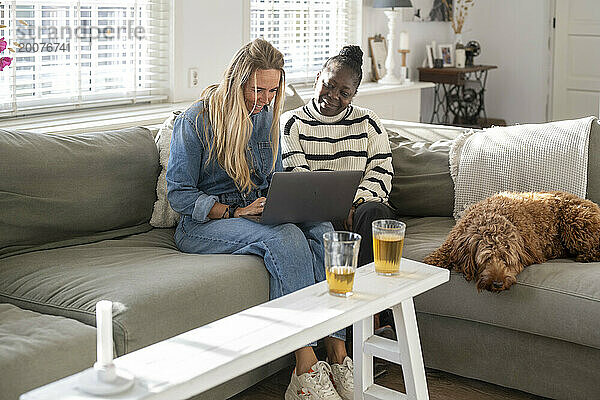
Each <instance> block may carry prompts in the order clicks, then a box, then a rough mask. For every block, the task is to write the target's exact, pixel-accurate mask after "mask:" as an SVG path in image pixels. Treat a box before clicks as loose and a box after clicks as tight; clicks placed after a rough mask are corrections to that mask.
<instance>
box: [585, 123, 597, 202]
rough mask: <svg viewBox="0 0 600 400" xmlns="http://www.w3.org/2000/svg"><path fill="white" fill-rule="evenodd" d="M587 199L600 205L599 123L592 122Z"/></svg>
mask: <svg viewBox="0 0 600 400" xmlns="http://www.w3.org/2000/svg"><path fill="white" fill-rule="evenodd" d="M587 198H588V199H590V200H591V201H593V202H594V203H596V204H600V123H599V121H598V119H596V120H594V121H592V127H591V129H590V145H589V148H588V182H587Z"/></svg>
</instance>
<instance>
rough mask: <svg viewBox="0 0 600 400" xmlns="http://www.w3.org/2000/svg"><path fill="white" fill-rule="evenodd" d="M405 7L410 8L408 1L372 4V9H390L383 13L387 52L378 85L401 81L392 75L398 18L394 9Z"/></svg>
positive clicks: (393, 0)
mask: <svg viewBox="0 0 600 400" xmlns="http://www.w3.org/2000/svg"><path fill="white" fill-rule="evenodd" d="M406 7H412V3H411V1H410V0H375V1H374V2H373V8H391V10H385V11H384V12H385V15H386V16H387V17H388V31H389V32H388V35H387V42H388V51H387V57H386V59H385V76H384V77H383V78H381V79H380V80H379V83H383V84H392V85H394V84H401V83H402V79H401V78H398V77H397V76H396V75H394V67H395V66H396V63H395V61H394V55H395V54H394V53H396V51H395V48H396V43H395V42H396V40H395V36H396V17H397V16H398V13H397V11H396V10H395V8H406Z"/></svg>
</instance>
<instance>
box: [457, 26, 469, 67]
mask: <svg viewBox="0 0 600 400" xmlns="http://www.w3.org/2000/svg"><path fill="white" fill-rule="evenodd" d="M454 39H455V40H454V60H455V61H454V63H455V64H454V65H456V68H464V67H465V61H466V59H467V53H466V51H465V46H464V45H463V42H462V34H461V33H456V34H455V35H454Z"/></svg>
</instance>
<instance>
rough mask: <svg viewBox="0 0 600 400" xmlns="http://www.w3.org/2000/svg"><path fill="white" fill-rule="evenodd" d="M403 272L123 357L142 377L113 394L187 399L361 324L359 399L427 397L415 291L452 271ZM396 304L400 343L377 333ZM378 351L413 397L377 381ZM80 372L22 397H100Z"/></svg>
mask: <svg viewBox="0 0 600 400" xmlns="http://www.w3.org/2000/svg"><path fill="white" fill-rule="evenodd" d="M401 269H402V271H403V273H402V274H401V275H399V276H395V277H382V276H378V275H376V274H375V271H374V267H373V264H369V265H366V266H364V267H361V268H359V269H358V270H357V273H356V276H355V284H354V296H352V297H350V298H347V299H346V298H340V297H334V296H331V295H329V293H328V290H327V282H321V283H318V284H316V285H313V286H310V287H307V288H304V289H302V290H299V291H297V292H294V293H292V294H289V295H287V296H284V297H281V298H279V299H276V300H273V301H269V302H267V303H264V304H261V305H258V306H256V307H252V308H249V309H247V310H244V311H242V312H239V313H237V314H234V315H231V316H229V317H226V318H223V319H221V320H218V321H215V322H213V323H210V324H208V325H205V326H202V327H200V328H197V329H194V330H191V331H189V332H186V333H183V334H181V335H178V336H175V337H173V338H171V339H167V340H164V341H162V342H159V343H156V344H153V345H151V346H148V347H145V348H143V349H140V350H137V351H135V352H132V353H129V354H126V355H124V356H122V357H119V358H117V359H115V364H116V365H117V367H118V368H122V369H125V370H127V371H129V372H131V373H133V375H135V377H136V382H135V385H134V386H133V388H131V389H129V390H128V391H127V392H124V393H122V394H119V395H113V396H111V397H110V398H111V399H123V400H125V399H127V400H139V399H169V400H171V399H186V398H188V397H190V396H193V395H195V394H198V393H202V392H204V391H206V390H208V389H210V388H212V387H214V386H217V385H219V384H221V383H223V382H226V381H228V380H230V379H232V378H234V377H236V376H239V375H242V374H244V373H245V372H247V371H250V370H252V369H254V368H257V367H259V366H260V365H263V364H266V363H268V362H270V361H272V360H275V359H277V358H279V357H281V356H283V355H286V354H288V353H291V352H293V351H294V350H296V349H298V348H300V347H302V346H304V345H306V344H307V343H310V342H312V341H315V340H317V339H319V338H322V337H325V336H327V335H329V334H330V333H332V332H335V331H337V330H339V329H342V328H344V327H346V326H348V325H352V324H354V325H353V326H354V329H353V331H354V344H353V345H354V349H353V350H354V351H353V352H354V385H355V399H357V400H358V399H363V398H364V399H404V398H408V399H427V398H428V392H427V383H426V381H425V370H424V366H423V359H422V356H421V345H420V342H419V332H418V329H417V322H416V316H415V310H414V306H413V297H414V296H416V295H418V294H420V293H423V292H425V291H427V290H429V289H431V288H434V287H436V286H438V285H440V284H442V283H444V282H446V281H448V279H449V272H448V271H447V270H444V269H441V268H437V267H432V266H430V265H426V264H423V263H419V262H416V261H411V260H407V259H402V264H401ZM387 308H393V310H394V318H395V322H396V329H397V335H398V341H397V342H396V341H392V340H389V339H385V338H381V337H378V336H373V315H374V314H376V313H378V312H380V311H382V310H385V309H387ZM373 356H377V357H381V358H383V359H386V360H389V361H392V362H396V363H399V364H402V371H403V373H404V381H405V386H406V391H407V393H406V395H404V394H402V393H399V392H395V391H392V390H390V389H387V388H383V387H381V386H378V385H374V384H373V362H372V360H373ZM78 378H79V374H75V375H72V376H69V377H66V378H64V379H61V380H59V381H56V382H54V383H50V384H48V385H46V386H42V387H41V388H38V389H35V390H32V391H30V392H28V393H25V394H23V395H21V400H34V399H35V400H38V399H52V400H56V399H72V400H75V399H76V400H85V399H99V398H102V397H97V396H92V395H87V394H85V393H82V392H81V391H79V390H78V389H77V382H78Z"/></svg>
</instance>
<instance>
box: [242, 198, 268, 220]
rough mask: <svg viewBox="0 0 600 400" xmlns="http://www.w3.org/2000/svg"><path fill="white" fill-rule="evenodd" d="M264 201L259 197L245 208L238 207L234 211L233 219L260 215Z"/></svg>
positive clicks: (265, 199)
mask: <svg viewBox="0 0 600 400" xmlns="http://www.w3.org/2000/svg"><path fill="white" fill-rule="evenodd" d="M265 201H267V198H266V197H259V198H258V199H256V200H254V201H253V202H252V203H251V204H250V205H248V206H246V207H240V208H238V209H237V210H235V214H237V215H234V216H235V217H240V216H242V215H260V214H262V212H263V209H264V208H265Z"/></svg>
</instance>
